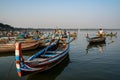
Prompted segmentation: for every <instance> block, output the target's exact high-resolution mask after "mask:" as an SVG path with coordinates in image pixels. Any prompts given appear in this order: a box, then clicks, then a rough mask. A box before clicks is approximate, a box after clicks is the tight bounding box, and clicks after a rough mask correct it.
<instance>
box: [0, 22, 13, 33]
mask: <svg viewBox="0 0 120 80" xmlns="http://www.w3.org/2000/svg"><path fill="white" fill-rule="evenodd" d="M0 30H1V31H10V30H14V27H12V26H10V25H8V24H3V23H0Z"/></svg>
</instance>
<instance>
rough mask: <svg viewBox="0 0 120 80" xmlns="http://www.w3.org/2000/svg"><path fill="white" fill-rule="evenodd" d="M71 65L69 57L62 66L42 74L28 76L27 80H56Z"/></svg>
mask: <svg viewBox="0 0 120 80" xmlns="http://www.w3.org/2000/svg"><path fill="white" fill-rule="evenodd" d="M69 63H70V59H69V55H68V56H67V57H66V58H65V60H63V61H62V62H61V63H60V64H58V65H57V66H55V67H53V68H51V69H50V70H47V71H44V72H40V73H35V74H30V75H29V76H28V79H27V80H34V79H35V80H55V79H56V78H57V76H58V75H60V73H61V72H62V71H64V69H65V67H67V66H68V64H69Z"/></svg>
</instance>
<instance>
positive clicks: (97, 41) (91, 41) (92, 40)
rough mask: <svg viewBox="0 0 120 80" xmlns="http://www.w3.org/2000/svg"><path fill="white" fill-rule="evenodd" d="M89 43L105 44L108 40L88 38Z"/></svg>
mask: <svg viewBox="0 0 120 80" xmlns="http://www.w3.org/2000/svg"><path fill="white" fill-rule="evenodd" d="M86 38H87V41H88V42H89V44H94V43H101V42H105V40H106V38H105V37H92V38H89V37H86Z"/></svg>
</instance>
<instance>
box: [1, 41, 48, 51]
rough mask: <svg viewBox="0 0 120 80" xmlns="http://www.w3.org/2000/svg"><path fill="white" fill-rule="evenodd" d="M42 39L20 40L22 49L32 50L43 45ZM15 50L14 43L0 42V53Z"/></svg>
mask: <svg viewBox="0 0 120 80" xmlns="http://www.w3.org/2000/svg"><path fill="white" fill-rule="evenodd" d="M42 43H43V41H39V40H37V41H35V40H32V41H24V42H22V50H23V51H26V50H34V49H36V48H38V47H39V46H43V44H42ZM45 46H46V45H45ZM14 51H15V44H14V43H8V44H0V53H8V52H14Z"/></svg>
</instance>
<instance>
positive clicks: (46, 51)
mask: <svg viewBox="0 0 120 80" xmlns="http://www.w3.org/2000/svg"><path fill="white" fill-rule="evenodd" d="M52 42H53V39H52V40H51V41H50V43H49V45H48V46H47V47H46V48H45V52H44V54H45V53H46V52H47V50H48V47H49V46H50V45H51V43H52Z"/></svg>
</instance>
